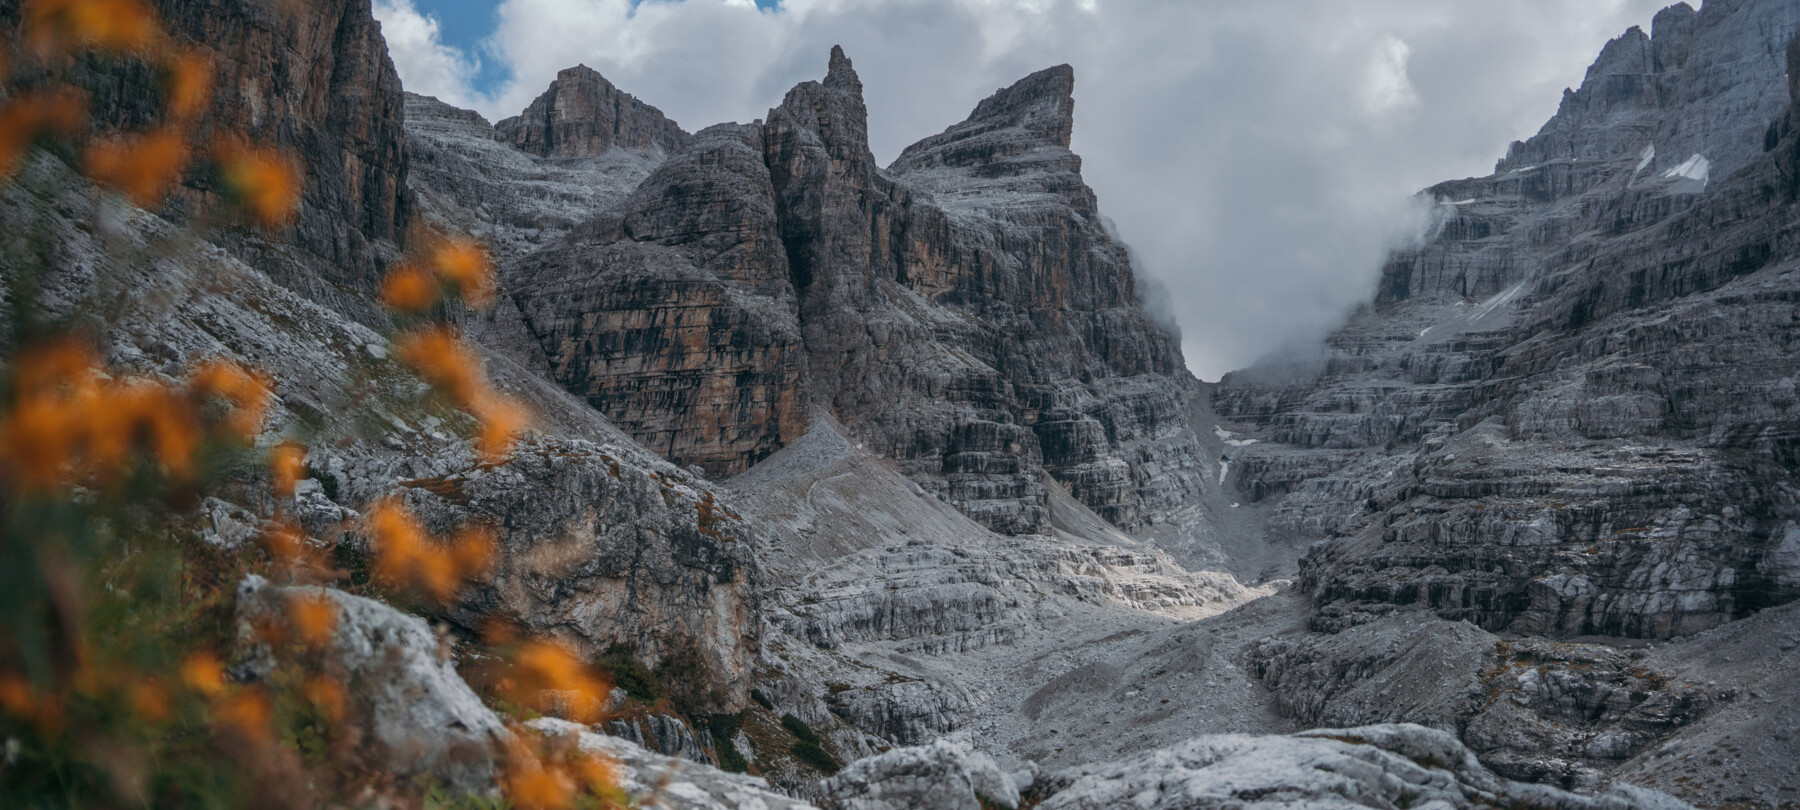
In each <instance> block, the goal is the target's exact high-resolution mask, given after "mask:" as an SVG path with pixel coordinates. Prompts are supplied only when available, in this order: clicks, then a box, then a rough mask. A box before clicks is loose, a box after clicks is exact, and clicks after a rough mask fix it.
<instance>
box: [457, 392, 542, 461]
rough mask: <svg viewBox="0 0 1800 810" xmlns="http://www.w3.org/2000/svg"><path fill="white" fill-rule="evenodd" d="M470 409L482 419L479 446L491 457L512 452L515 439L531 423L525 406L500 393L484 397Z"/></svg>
mask: <svg viewBox="0 0 1800 810" xmlns="http://www.w3.org/2000/svg"><path fill="white" fill-rule="evenodd" d="M469 410H470V412H471V413H473V414H475V417H476V418H477V419H480V420H481V437H480V440H479V441H478V442H477V447H478V448H479V449H480V450H481V452H482V453H484V454H486V455H488V456H489V457H491V458H498V457H500V456H504V455H506V454H507V453H510V452H512V446H513V441H514V440H516V439H517V438H518V436H519V434H520V433H523V432H524V431H525V428H526V426H527V425H529V424H530V420H529V419H528V417H527V416H526V413H525V409H524V408H521V407H519V406H518V405H517V404H516V403H514V402H513V401H512V400H509V399H506V398H504V397H501V396H498V395H492V394H490V395H488V396H485V397H482V398H481V399H480V400H478V401H477V402H475V403H474V405H473V407H471V408H470V409H469Z"/></svg>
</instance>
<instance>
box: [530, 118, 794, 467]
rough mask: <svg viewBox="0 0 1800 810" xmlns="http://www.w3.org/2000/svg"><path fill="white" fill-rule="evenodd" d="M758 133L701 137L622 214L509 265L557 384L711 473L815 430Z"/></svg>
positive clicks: (655, 446) (746, 130)
mask: <svg viewBox="0 0 1800 810" xmlns="http://www.w3.org/2000/svg"><path fill="white" fill-rule="evenodd" d="M761 140H762V138H761V130H760V129H759V128H757V127H740V126H733V125H722V126H717V127H713V128H711V129H708V130H706V131H704V132H702V133H700V135H699V136H697V137H696V138H695V139H694V144H693V145H692V146H691V147H690V148H689V149H688V150H687V151H685V152H683V153H682V154H680V155H678V156H676V157H675V158H673V159H671V160H669V161H668V162H667V163H665V164H663V166H661V167H660V168H658V169H657V171H656V172H655V173H653V174H652V175H651V176H650V177H649V179H647V180H645V181H644V184H643V185H642V186H640V187H639V188H638V190H637V191H636V192H634V193H633V194H632V195H631V197H630V198H629V199H628V200H627V201H626V202H625V203H624V204H623V205H621V206H620V207H619V208H618V209H616V210H615V212H614V213H612V214H609V215H606V216H603V217H601V218H600V219H599V220H597V221H595V222H594V223H591V224H590V225H589V226H587V227H586V228H585V229H584V230H582V231H581V232H579V233H578V234H576V235H575V237H573V238H571V239H569V240H566V241H565V242H564V243H562V244H560V245H557V246H554V247H551V248H547V249H545V250H541V251H538V252H536V253H533V254H531V255H530V256H527V257H526V258H525V259H523V260H522V261H520V262H519V263H518V264H516V265H515V266H514V267H513V268H512V269H511V270H510V271H509V287H510V289H512V290H513V295H514V300H515V301H517V303H518V305H519V309H520V311H521V312H522V313H523V314H524V316H525V321H526V324H527V326H528V328H529V329H530V330H531V332H532V333H533V334H534V335H536V336H537V338H538V340H539V341H540V342H541V343H542V346H543V350H544V353H545V354H546V355H547V356H548V358H549V360H550V366H551V371H552V373H553V374H554V375H555V377H556V379H557V380H558V381H559V382H561V383H562V384H563V386H564V387H566V388H568V389H569V390H570V391H573V392H574V393H576V394H578V395H580V396H582V397H584V398H586V399H587V401H588V402H589V403H590V404H592V405H593V406H594V407H595V408H596V409H598V410H599V411H600V412H602V413H604V414H606V416H607V418H608V419H610V420H611V421H612V422H613V423H614V424H617V425H619V426H620V427H622V428H624V429H626V430H627V431H629V432H630V433H631V434H632V435H633V437H634V438H636V439H637V440H638V441H640V442H642V443H643V444H644V445H645V446H646V447H649V448H650V449H652V450H655V451H656V452H658V453H660V454H662V455H663V456H664V457H665V458H669V459H671V460H673V461H676V462H677V463H680V464H698V465H700V466H701V467H703V468H704V469H706V471H707V473H708V474H710V475H732V474H735V473H738V472H742V471H743V470H745V469H747V468H749V466H750V465H751V464H754V463H756V462H757V461H760V460H762V459H763V458H764V457H766V456H768V455H769V454H770V453H773V452H775V451H776V450H778V449H780V448H781V447H782V446H783V445H784V444H786V443H787V442H789V441H791V440H793V439H795V438H797V437H798V436H799V435H800V434H801V433H804V432H805V430H806V396H805V391H804V388H803V387H802V372H803V369H804V366H805V351H804V348H803V347H802V345H801V343H800V334H799V330H798V328H797V327H796V324H795V321H794V316H793V312H792V306H793V292H792V288H791V287H790V286H789V284H788V280H787V269H786V268H787V255H786V252H785V251H784V250H783V248H782V244H781V240H780V238H779V236H778V235H777V231H776V218H775V210H774V206H773V203H772V200H771V199H770V191H769V177H768V170H767V169H766V168H765V167H764V166H763V164H762V159H761V150H760V147H761Z"/></svg>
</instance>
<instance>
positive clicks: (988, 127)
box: [892, 65, 1080, 172]
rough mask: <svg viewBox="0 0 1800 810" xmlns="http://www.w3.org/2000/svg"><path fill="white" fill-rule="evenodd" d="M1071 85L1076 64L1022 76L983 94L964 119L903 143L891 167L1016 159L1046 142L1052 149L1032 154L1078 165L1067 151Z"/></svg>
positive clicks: (1071, 121) (1073, 167)
mask: <svg viewBox="0 0 1800 810" xmlns="http://www.w3.org/2000/svg"><path fill="white" fill-rule="evenodd" d="M1074 91H1075V69H1074V68H1072V67H1070V66H1068V65H1057V66H1055V67H1049V68H1045V69H1043V70H1040V71H1038V72H1036V73H1033V74H1031V75H1029V76H1026V77H1025V78H1023V79H1020V80H1018V81H1016V82H1013V83H1012V85H1010V86H1008V87H1005V88H1002V89H1000V90H996V91H994V94H993V95H990V96H988V97H987V98H985V99H982V100H981V103H979V104H977V105H975V111H974V112H972V113H969V117H968V118H966V119H964V120H963V121H962V123H959V124H957V125H955V126H952V127H950V128H949V129H947V130H944V132H943V133H942V134H939V135H933V136H931V137H929V138H926V139H924V140H922V141H919V142H918V143H915V144H913V145H912V146H909V147H907V148H906V151H904V152H901V153H900V157H899V159H897V160H895V161H894V165H893V167H892V170H893V171H897V172H908V171H914V170H918V169H926V168H931V167H934V166H964V167H967V166H978V165H985V166H992V165H995V164H998V163H1001V162H1009V163H1015V164H1016V163H1018V162H1019V160H1020V158H1021V157H1022V156H1024V155H1026V154H1028V153H1033V154H1038V153H1042V152H1043V150H1044V149H1045V148H1046V147H1049V148H1052V150H1053V151H1052V152H1049V153H1047V154H1040V155H1039V158H1033V160H1034V161H1037V160H1039V159H1040V158H1043V157H1050V158H1052V159H1051V163H1053V164H1055V165H1057V166H1064V167H1066V168H1069V169H1071V170H1074V171H1079V167H1080V161H1079V159H1077V158H1075V157H1074V156H1073V155H1071V154H1069V153H1068V151H1067V150H1068V148H1069V140H1070V137H1071V135H1072V134H1073V132H1074V129H1075V98H1074V95H1073V93H1074ZM1056 155H1061V157H1055V156H1056ZM1068 161H1073V162H1072V163H1069V162H1068Z"/></svg>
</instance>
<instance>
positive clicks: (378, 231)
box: [0, 0, 412, 299]
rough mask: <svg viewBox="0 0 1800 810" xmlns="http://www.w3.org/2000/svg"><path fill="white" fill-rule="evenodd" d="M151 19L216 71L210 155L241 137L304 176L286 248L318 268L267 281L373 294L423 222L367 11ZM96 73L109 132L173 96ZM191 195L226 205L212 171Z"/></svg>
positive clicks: (204, 2)
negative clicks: (217, 141)
mask: <svg viewBox="0 0 1800 810" xmlns="http://www.w3.org/2000/svg"><path fill="white" fill-rule="evenodd" d="M20 5H21V4H20V3H19V2H18V1H17V0H5V2H0V25H4V26H6V27H11V26H13V25H16V24H17V20H18V19H19V16H18V15H19V13H20ZM151 6H152V8H153V9H154V10H155V11H156V12H157V14H158V16H159V18H160V19H161V20H162V22H163V24H164V26H165V27H166V28H167V29H168V30H169V31H170V33H171V34H173V35H174V36H175V37H176V38H177V39H178V40H180V41H181V42H182V44H183V45H184V46H185V47H190V48H194V49H196V50H198V51H199V52H200V53H202V54H204V55H206V56H208V57H210V58H211V59H212V61H213V64H214V68H215V71H214V74H213V83H212V89H213V95H212V106H211V108H210V109H209V110H208V111H207V113H206V115H205V116H203V119H202V120H203V123H202V126H201V131H200V132H199V133H198V137H199V139H200V142H201V143H205V142H206V140H207V139H208V138H209V137H210V136H211V135H212V134H214V133H219V134H223V133H227V132H235V133H242V134H245V135H248V136H250V137H251V138H252V139H254V140H256V141H258V142H262V143H269V144H273V145H277V146H280V147H282V148H283V149H285V150H287V151H288V152H289V153H290V154H292V155H294V156H295V157H296V158H298V159H299V160H300V161H301V162H302V163H303V164H304V166H305V170H306V171H305V185H304V188H303V189H302V204H301V208H300V214H299V217H298V219H297V221H296V222H295V223H294V224H293V226H292V228H291V229H290V230H289V231H287V232H286V233H285V234H283V237H282V238H283V239H285V240H286V241H287V242H289V243H291V244H293V245H294V246H296V247H299V248H300V249H302V250H303V251H304V252H305V253H307V254H309V255H310V257H311V259H312V261H309V262H308V263H307V272H305V273H302V274H294V273H289V272H285V271H283V270H282V268H281V267H280V266H279V263H274V262H266V263H265V264H266V267H265V269H266V270H268V271H270V272H278V273H280V275H281V276H282V280H283V281H285V282H288V283H290V284H291V285H292V286H295V287H297V288H302V289H305V290H306V291H307V292H308V293H309V294H315V295H316V296H317V297H321V298H327V299H335V298H336V297H337V296H336V293H335V292H333V291H332V290H331V289H330V288H331V287H332V286H333V285H343V286H345V287H349V288H353V289H360V290H365V291H368V290H373V289H374V285H375V282H376V280H377V279H378V278H379V277H380V273H381V271H382V269H383V268H385V266H386V262H387V260H388V254H390V253H391V251H392V246H393V245H394V244H395V243H397V242H399V241H400V240H401V239H402V238H403V237H404V236H405V232H406V229H407V226H408V224H409V223H410V222H411V221H412V202H411V196H410V193H409V192H408V191H407V184H406V167H407V161H406V154H405V151H406V148H405V136H404V127H405V111H404V108H403V104H402V100H401V90H400V78H399V76H398V75H397V74H396V73H395V72H394V66H393V62H392V61H391V60H390V59H389V58H388V53H387V44H386V41H385V40H384V39H383V38H382V36H381V26H380V24H378V23H376V22H375V19H374V18H373V16H371V14H370V6H369V2H368V0H323V1H322V2H309V3H262V2H245V1H244V0H157V1H156V2H154V3H152V4H151ZM89 67H90V70H89V71H88V73H87V77H86V78H85V79H83V83H84V84H85V85H86V86H87V87H88V88H89V89H90V90H91V91H92V92H93V93H94V96H93V99H94V101H93V115H94V118H95V121H96V124H97V125H99V126H102V127H132V128H135V127H141V126H144V125H147V124H149V123H152V117H153V115H154V114H155V99H157V98H159V97H160V96H159V91H158V89H157V88H158V84H157V81H158V80H157V78H156V77H155V76H154V75H152V74H151V73H150V72H149V71H145V70H142V69H139V68H134V67H132V66H130V65H91V66H89ZM184 182H185V185H186V187H187V189H188V192H189V193H188V194H187V195H186V196H187V198H188V199H187V200H186V204H188V205H198V206H201V207H209V206H211V205H214V204H216V198H215V196H214V195H216V193H217V187H216V182H217V181H216V179H215V178H214V177H213V176H212V175H211V173H210V172H199V171H196V172H191V173H190V174H189V175H188V176H187V177H186V178H185V181H184ZM255 254H256V251H251V252H249V253H247V254H246V255H248V256H249V257H250V258H252V259H253V260H255V259H256V255H255Z"/></svg>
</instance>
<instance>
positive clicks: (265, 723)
mask: <svg viewBox="0 0 1800 810" xmlns="http://www.w3.org/2000/svg"><path fill="white" fill-rule="evenodd" d="M271 709H272V706H271V704H270V701H269V696H268V695H266V694H263V692H262V691H261V690H248V691H244V692H239V693H238V694H235V695H232V696H231V697H229V698H226V699H225V700H224V701H222V702H220V703H219V704H218V706H217V707H215V708H214V709H213V717H214V719H216V720H218V722H219V723H220V724H221V725H224V726H226V727H228V728H231V729H235V730H236V731H237V732H238V733H240V734H242V735H243V736H244V738H245V739H247V740H249V741H250V742H252V743H255V744H258V745H266V744H268V743H269V742H271V741H272V740H273V735H272V733H271V731H270V729H269V717H270V714H271Z"/></svg>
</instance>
